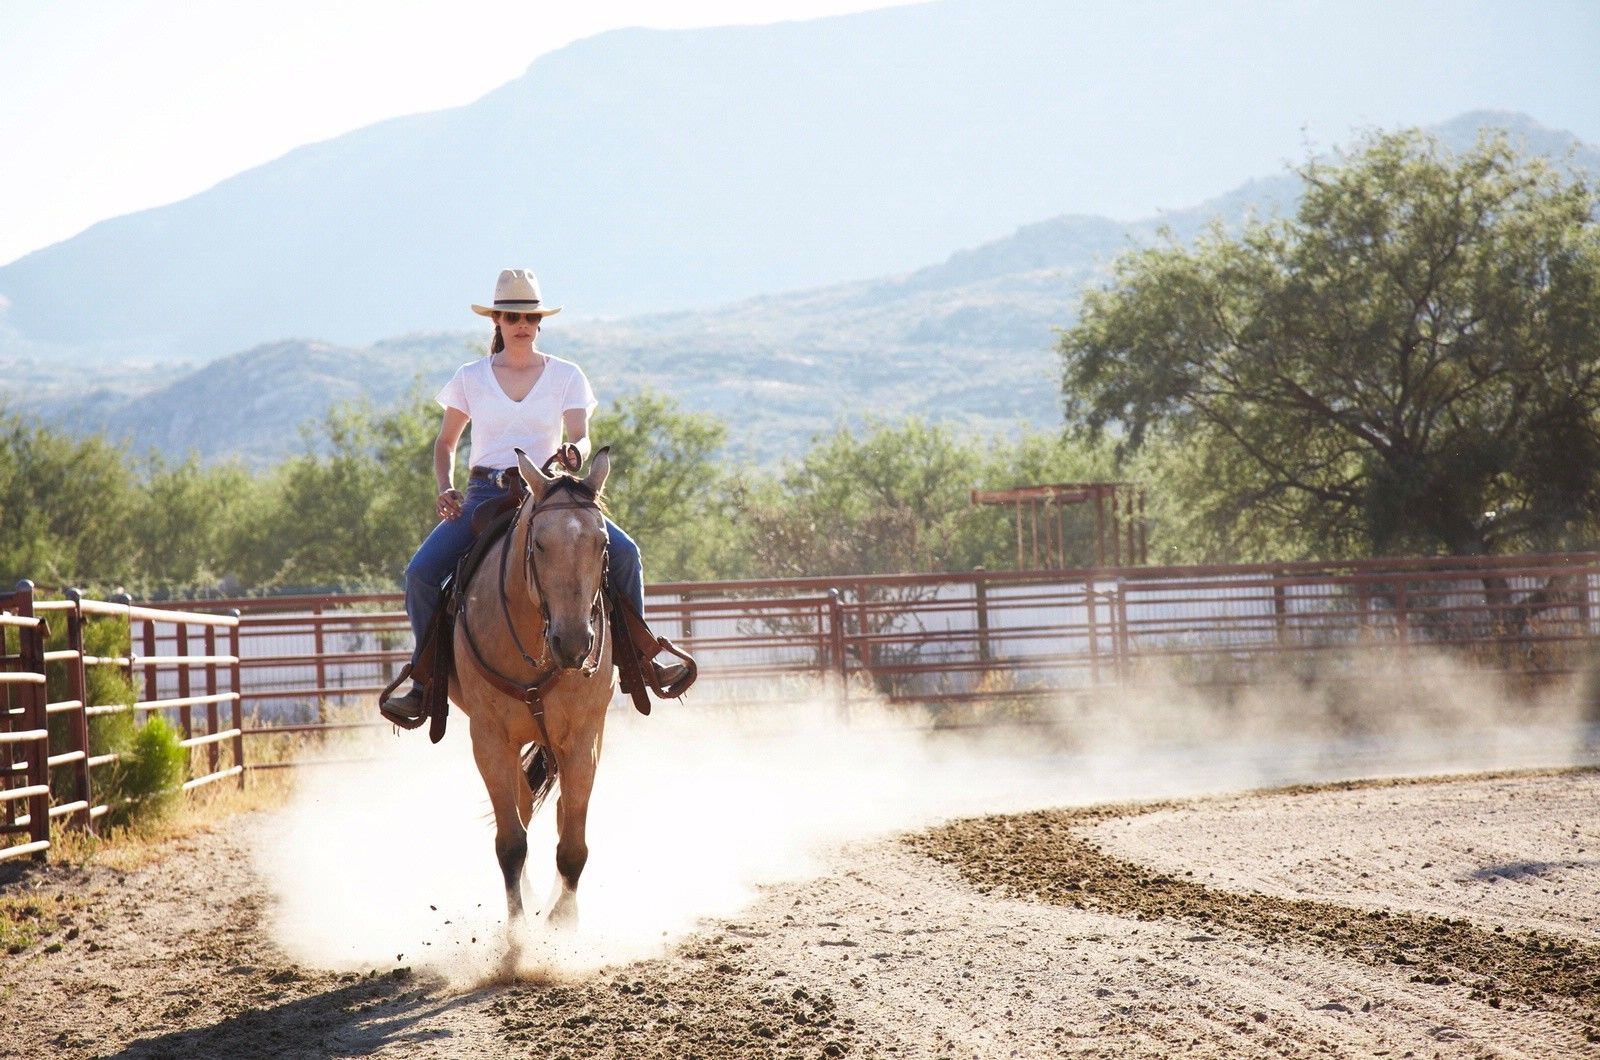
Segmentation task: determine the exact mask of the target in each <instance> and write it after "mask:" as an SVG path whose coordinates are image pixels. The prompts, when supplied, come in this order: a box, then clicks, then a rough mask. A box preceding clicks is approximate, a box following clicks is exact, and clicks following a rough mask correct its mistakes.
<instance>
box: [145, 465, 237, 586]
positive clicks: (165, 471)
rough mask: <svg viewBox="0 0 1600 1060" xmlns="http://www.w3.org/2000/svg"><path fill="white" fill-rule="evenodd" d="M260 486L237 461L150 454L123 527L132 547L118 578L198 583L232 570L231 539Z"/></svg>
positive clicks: (209, 582)
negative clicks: (174, 459)
mask: <svg viewBox="0 0 1600 1060" xmlns="http://www.w3.org/2000/svg"><path fill="white" fill-rule="evenodd" d="M260 488H261V486H260V485H259V484H258V482H257V480H256V479H254V478H252V477H251V475H250V473H249V472H247V471H246V470H244V468H242V467H240V466H239V465H237V464H224V465H221V466H218V467H204V466H202V465H201V464H200V462H199V460H198V458H196V457H193V456H191V457H189V458H188V459H187V460H185V461H184V462H183V463H181V464H169V463H167V462H166V461H165V460H164V459H162V458H161V457H153V458H151V460H150V462H149V464H148V466H147V467H146V468H145V471H144V475H143V479H142V482H141V484H140V486H139V489H138V493H137V497H136V499H135V502H134V504H133V508H132V511H131V512H130V513H129V519H128V523H127V526H126V528H125V533H126V534H127V536H128V537H129V539H130V540H131V541H132V543H133V545H134V547H135V549H136V550H137V553H138V555H137V559H136V560H135V569H133V570H129V571H126V572H124V574H123V576H122V584H124V585H126V586H129V587H135V586H137V587H139V588H162V589H171V588H175V587H183V588H200V587H208V586H210V585H213V584H214V583H215V582H216V581H217V580H218V579H219V578H220V577H221V576H223V575H225V574H228V573H234V572H235V570H236V566H235V565H234V564H233V563H232V561H233V559H234V555H235V553H234V551H233V550H232V549H231V548H230V543H231V542H232V541H233V540H234V539H235V538H236V537H237V536H238V535H239V533H240V529H241V527H242V526H244V525H246V524H247V523H248V522H249V521H250V520H251V519H252V517H253V515H254V513H255V511H256V510H257V508H258V503H257V498H256V494H257V492H258V491H259V490H260Z"/></svg>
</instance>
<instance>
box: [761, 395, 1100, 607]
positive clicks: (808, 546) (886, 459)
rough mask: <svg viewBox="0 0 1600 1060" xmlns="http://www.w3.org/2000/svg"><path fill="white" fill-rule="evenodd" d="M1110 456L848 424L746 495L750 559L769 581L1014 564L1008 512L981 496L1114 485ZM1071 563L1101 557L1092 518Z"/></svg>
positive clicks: (1082, 520) (1074, 538)
mask: <svg viewBox="0 0 1600 1060" xmlns="http://www.w3.org/2000/svg"><path fill="white" fill-rule="evenodd" d="M1110 463H1111V461H1110V459H1109V454H1107V453H1106V452H1104V450H1103V449H1102V450H1097V449H1096V448H1094V447H1092V446H1085V445H1083V444H1081V443H1079V442H1077V441H1075V440H1072V439H1068V438H1064V437H1062V436H1059V435H1044V434H1030V435H1026V436H1025V437H1024V438H1023V439H1021V441H1020V442H1014V441H1007V442H1004V443H998V442H989V441H988V440H985V439H974V438H962V437H960V436H958V435H957V434H956V433H955V431H954V430H952V429H951V428H948V427H944V426H938V425H930V424H927V423H924V422H922V421H920V420H916V419H911V420H905V421H902V422H898V423H871V424H868V425H867V427H866V428H865V429H864V430H863V431H862V432H860V433H859V434H858V433H857V432H855V431H852V430H850V429H848V428H844V427H841V428H839V429H838V430H836V431H835V432H834V433H833V434H831V435H829V436H825V437H822V438H818V439H817V440H816V441H815V442H814V444H813V445H812V447H811V449H810V450H809V451H808V452H807V453H806V454H805V456H803V457H802V458H801V459H800V460H798V461H796V462H794V463H792V464H790V465H789V466H788V467H787V468H785V469H784V471H783V472H782V473H781V474H780V475H779V476H778V477H776V478H774V479H760V478H757V479H754V480H745V481H743V482H741V483H740V485H739V486H738V488H737V490H736V496H737V498H738V505H739V508H740V511H741V518H742V521H743V527H744V533H745V543H744V546H743V553H744V556H745V559H746V562H747V564H748V566H749V567H750V568H751V569H753V570H754V571H758V572H760V575H761V576H763V577H783V576H796V577H799V576H806V575H818V574H850V573H902V572H912V571H936V570H972V569H974V568H975V567H979V566H984V567H989V568H991V569H1003V568H1006V567H1010V566H1012V564H1013V562H1014V559H1015V555H1014V552H1013V547H1014V546H1013V540H1014V535H1013V530H1012V526H1011V522H1010V520H1011V513H1010V512H1009V510H1000V509H996V508H980V507H974V506H973V504H972V501H971V492H972V490H974V489H998V488H1004V487H1008V486H1019V485H1028V484H1034V483H1039V482H1060V481H1079V480H1084V479H1097V478H1104V477H1106V475H1107V474H1108V473H1109V470H1110ZM1067 522H1068V543H1069V555H1072V556H1073V557H1074V558H1075V560H1076V562H1079V563H1083V564H1088V563H1090V562H1092V561H1093V551H1092V536H1093V518H1092V513H1091V512H1088V511H1083V510H1079V511H1074V512H1072V513H1071V515H1070V516H1069V517H1068V519H1067Z"/></svg>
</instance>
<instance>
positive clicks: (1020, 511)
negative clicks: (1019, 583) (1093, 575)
mask: <svg viewBox="0 0 1600 1060" xmlns="http://www.w3.org/2000/svg"><path fill="white" fill-rule="evenodd" d="M972 503H973V504H980V505H996V506H1000V507H1008V508H1011V509H1012V511H1013V512H1014V522H1015V525H1016V542H1017V569H1018V570H1044V569H1052V570H1065V569H1067V568H1068V567H1070V566H1072V565H1073V564H1072V562H1071V560H1072V557H1071V556H1069V555H1068V549H1067V518H1066V510H1067V509H1068V508H1069V507H1073V506H1076V505H1080V504H1092V505H1094V559H1093V563H1094V566H1096V567H1122V566H1130V567H1131V566H1139V565H1142V564H1144V563H1146V562H1148V559H1149V550H1148V546H1147V544H1146V530H1145V518H1144V490H1142V489H1140V488H1139V487H1138V486H1135V485H1134V484H1133V483H1131V482H1056V483H1050V484H1047V485H1042V486H1017V487H1014V488H1012V489H1004V490H973V491H972Z"/></svg>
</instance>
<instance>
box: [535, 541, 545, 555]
mask: <svg viewBox="0 0 1600 1060" xmlns="http://www.w3.org/2000/svg"><path fill="white" fill-rule="evenodd" d="M533 547H534V548H536V549H538V550H539V551H540V552H543V551H544V543H543V542H542V541H535V542H534V543H533Z"/></svg>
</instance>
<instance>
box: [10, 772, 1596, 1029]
mask: <svg viewBox="0 0 1600 1060" xmlns="http://www.w3.org/2000/svg"><path fill="white" fill-rule="evenodd" d="M1597 791H1600V776H1597V775H1596V774H1595V773H1592V772H1579V773H1566V774H1550V775H1533V776H1529V775H1524V776H1514V777H1498V778H1470V779H1457V780H1445V781H1439V782H1432V783H1425V784H1401V785H1389V786H1372V787H1361V786H1350V785H1339V786H1333V787H1330V788H1324V789H1316V790H1304V791H1297V792H1294V793H1290V794H1268V795H1258V796H1248V797H1233V798H1228V799H1224V800H1201V801H1196V802H1191V803H1185V804H1179V805H1167V806H1162V807H1156V808H1149V807H1120V808H1099V809H1091V810H1076V811H1074V810H1063V811H1052V812H1047V813H1036V814H1025V815H1020V816H1014V817H1001V818H983V819H979V820H972V821H963V822H955V823H953V824H951V825H948V826H945V827H942V828H939V829H935V830H933V831H931V832H928V833H923V834H921V835H918V836H914V837H910V838H908V839H897V840H890V841H885V842H878V843H871V844H863V845H858V846H855V847H851V848H849V849H845V850H841V851H838V852H837V853H836V855H835V856H834V858H833V860H832V866H831V871H829V872H828V873H826V874H824V875H822V876H820V877H818V878H816V879H813V880H809V881H806V882H802V883H796V884H790V885H784V886H779V887H773V888H769V889H768V890H766V891H765V892H764V893H763V894H762V896H761V898H760V899H759V900H758V901H757V902H756V903H755V904H754V905H753V906H752V907H750V908H749V909H747V910H746V911H745V912H744V913H743V914H741V915H740V916H739V917H738V918H737V919H736V920H724V921H720V922H716V923H709V924H705V925H703V927H702V929H701V930H700V931H699V932H698V933H696V934H694V935H692V936H691V937H689V938H687V939H685V940H683V941H682V942H680V943H679V944H678V945H676V946H675V947H674V948H673V950H672V952H671V953H669V954H668V955H666V956H664V957H661V958H658V959H654V960H646V961H640V962H635V963H631V964H628V965H625V966H621V967H615V968H610V969H606V970H603V971H600V972H597V973H594V974H592V975H589V976H586V977H583V978H581V979H577V980H574V981H566V982H546V983H534V982H514V983H509V984H494V983H490V984H483V985H479V986H476V987H473V988H468V989H461V988H452V987H450V986H448V985H446V984H445V983H444V982H443V981H441V980H436V979H434V978H432V977H430V976H429V975H427V974H426V973H423V972H412V971H409V970H405V969H373V970H370V971H367V972H346V973H341V974H335V973H330V972H325V971H318V970H315V969H309V968H303V967H297V966H295V965H294V964H293V963H292V962H290V961H289V960H288V959H287V958H286V957H285V956H284V955H283V954H282V953H281V952H280V951H278V950H277V949H276V947H275V946H274V945H273V944H272V942H271V941H270V940H269V939H268V938H267V937H266V935H265V933H264V930H263V928H262V924H261V913H262V911H263V908H264V906H265V903H266V902H267V901H269V899H268V897H267V895H266V894H265V892H264V887H263V885H262V883H261V881H260V880H259V879H257V878H256V877H255V876H254V875H253V873H252V870H251V868H250V858H249V857H248V856H247V855H246V851H245V849H244V843H243V841H242V840H241V839H240V838H239V830H238V829H234V830H231V831H228V832H217V833H213V834H210V835H205V836H201V837H198V838H196V839H193V840H189V841H186V842H184V843H182V844H177V845H175V846H174V848H173V849H172V851H171V852H170V856H168V857H166V858H165V859H163V860H162V861H161V862H159V863H158V864H155V865H152V866H150V867H148V868H145V869H142V870H139V871H136V872H128V873H119V872H115V871H111V870H108V869H103V868H98V867H93V866H91V867H90V868H88V869H81V870H79V869H63V868H46V869H43V870H34V871H28V872H26V873H23V874H22V875H20V877H17V878H11V879H8V880H7V882H5V884H4V891H5V893H6V894H11V895H15V894H20V893H25V892H26V893H34V894H38V895H43V896H49V897H54V898H56V899H59V900H60V901H61V902H62V903H63V905H64V906H65V907H67V909H68V911H67V912H66V913H65V914H64V915H63V919H62V920H61V923H60V924H59V926H58V927H57V928H56V929H55V931H54V932H53V933H52V934H50V935H49V936H48V937H46V938H45V939H43V940H41V941H40V942H39V943H37V944H36V945H34V946H33V947H31V948H30V949H28V950H26V951H24V952H23V953H20V954H17V955H14V956H9V957H6V958H4V961H3V964H0V1055H5V1056H28V1057H36V1056H50V1055H62V1056H130V1057H132V1056H138V1057H154V1056H208V1055H229V1056H327V1055H333V1056H351V1055H363V1056H365V1055H377V1056H436V1055H452V1056H454V1055H468V1054H471V1055H474V1056H478V1057H483V1058H496V1057H512V1056H517V1057H521V1056H568V1057H574V1058H577V1057H584V1056H626V1057H669V1056H670V1057H674V1058H681V1057H693V1056H706V1057H722V1056H734V1057H766V1056H771V1057H789V1056H795V1057H827V1056H885V1057H893V1056H908V1057H909V1056H982V1057H991V1056H995V1057H1006V1056H1023V1057H1032V1056H1047V1055H1071V1056H1106V1057H1145V1056H1149V1057H1155V1056H1167V1055H1172V1054H1175V1053H1180V1052H1186V1053H1191V1054H1195V1055H1202V1056H1230V1057H1231V1056H1244V1057H1253V1056H1277V1057H1313V1056H1393V1057H1401V1056H1408V1055H1409V1056H1418V1057H1422V1056H1446V1057H1457V1056H1461V1057H1481V1056H1508V1057H1517V1056H1529V1057H1536V1056H1563V1057H1570V1056H1583V1055H1595V1056H1600V1044H1597V1042H1600V1029H1597V1028H1600V950H1597V948H1596V947H1595V946H1594V944H1593V942H1592V941H1591V940H1590V938H1589V933H1588V932H1587V931H1586V930H1585V924H1586V923H1587V922H1586V921H1585V920H1584V919H1583V918H1584V917H1589V916H1593V915H1594V914H1595V908H1594V907H1595V905H1596V903H1597V901H1600V899H1597V895H1600V876H1597V870H1596V866H1595V862H1596V861H1600V859H1596V858H1591V857H1590V854H1591V853H1592V852H1594V851H1595V850H1596V849H1597V841H1596V840H1595V838H1594V837H1595V830H1594V826H1593V825H1592V823H1591V822H1592V820H1593V814H1592V813H1589V814H1585V813H1584V812H1583V811H1584V808H1585V805H1586V803H1587V805H1590V806H1592V804H1593V800H1594V796H1595V795H1596V793H1597ZM1490 811H1492V812H1490ZM1573 833H1576V834H1573ZM1425 862H1426V863H1428V864H1427V865H1425V864H1424V863H1425ZM1524 864H1526V865H1538V866H1545V867H1541V868H1538V869H1537V871H1533V870H1531V869H1523V870H1519V871H1518V872H1516V873H1513V874H1512V875H1510V876H1505V875H1503V874H1502V873H1500V871H1499V870H1500V869H1502V868H1504V867H1506V866H1512V865H1524ZM1436 869H1437V870H1439V871H1435V870H1436ZM1484 869H1493V870H1495V871H1494V872H1493V873H1491V874H1489V875H1482V874H1481V873H1482V870H1484ZM1191 873H1192V875H1191ZM1363 874H1365V875H1363ZM1475 874H1476V875H1475ZM1491 876H1493V877H1494V878H1498V879H1501V881H1502V882H1499V883H1487V882H1485V881H1486V880H1488V879H1489V878H1490V877H1491ZM1529 881H1539V882H1529ZM1435 884H1437V885H1438V886H1435ZM1513 887H1515V888H1520V890H1519V891H1516V892H1512V891H1511V890H1509V888H1513ZM1558 887H1559V888H1560V890H1561V892H1562V893H1561V894H1559V895H1557V894H1555V893H1554V891H1555V889H1556V888H1558ZM1546 888H1548V889H1549V890H1550V891H1551V893H1550V894H1548V895H1546V894H1544V890H1545V889H1546ZM1507 895H1512V897H1506V896H1507Z"/></svg>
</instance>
